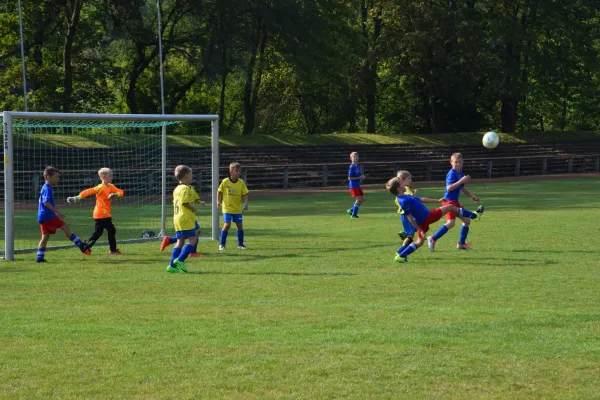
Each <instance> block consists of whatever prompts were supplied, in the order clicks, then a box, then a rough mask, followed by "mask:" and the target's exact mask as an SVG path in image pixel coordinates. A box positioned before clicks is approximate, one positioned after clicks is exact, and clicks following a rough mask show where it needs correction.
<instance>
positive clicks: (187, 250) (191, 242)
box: [177, 236, 198, 262]
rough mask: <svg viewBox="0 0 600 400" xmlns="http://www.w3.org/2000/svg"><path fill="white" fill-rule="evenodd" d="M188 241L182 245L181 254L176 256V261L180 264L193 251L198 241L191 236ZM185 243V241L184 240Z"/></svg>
mask: <svg viewBox="0 0 600 400" xmlns="http://www.w3.org/2000/svg"><path fill="white" fill-rule="evenodd" d="M187 239H188V244H184V245H183V247H182V249H181V253H179V256H177V260H178V261H180V262H184V261H185V260H186V259H187V258H188V256H189V255H190V254H191V253H192V252H193V251H194V248H195V247H196V244H197V243H198V239H197V238H196V237H195V236H193V237H190V238H187ZM184 242H185V240H184ZM178 244H179V243H178Z"/></svg>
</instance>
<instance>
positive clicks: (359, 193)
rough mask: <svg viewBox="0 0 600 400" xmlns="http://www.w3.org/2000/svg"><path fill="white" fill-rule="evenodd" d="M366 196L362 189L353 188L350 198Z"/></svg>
mask: <svg viewBox="0 0 600 400" xmlns="http://www.w3.org/2000/svg"><path fill="white" fill-rule="evenodd" d="M364 195H365V194H364V193H363V191H362V189H361V188H352V189H350V196H352V197H360V196H364Z"/></svg>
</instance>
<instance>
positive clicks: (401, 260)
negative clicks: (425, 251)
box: [394, 253, 408, 264]
mask: <svg viewBox="0 0 600 400" xmlns="http://www.w3.org/2000/svg"><path fill="white" fill-rule="evenodd" d="M394 261H396V262H397V263H400V264H406V263H407V262H408V258H406V257H402V256H400V254H398V253H396V257H394Z"/></svg>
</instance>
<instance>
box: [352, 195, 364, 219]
mask: <svg viewBox="0 0 600 400" xmlns="http://www.w3.org/2000/svg"><path fill="white" fill-rule="evenodd" d="M354 200H355V201H354V205H353V206H352V208H351V210H352V216H353V217H356V216H357V215H358V209H359V208H360V205H361V204H362V203H364V202H365V196H356V197H355V198H354Z"/></svg>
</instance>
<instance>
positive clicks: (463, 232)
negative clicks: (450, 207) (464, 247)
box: [458, 225, 469, 244]
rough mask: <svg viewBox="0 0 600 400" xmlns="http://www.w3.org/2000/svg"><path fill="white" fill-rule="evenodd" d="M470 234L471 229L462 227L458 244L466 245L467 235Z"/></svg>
mask: <svg viewBox="0 0 600 400" xmlns="http://www.w3.org/2000/svg"><path fill="white" fill-rule="evenodd" d="M468 234H469V227H468V226H464V225H463V226H461V227H460V236H459V238H458V243H459V244H465V242H466V241H467V235H468Z"/></svg>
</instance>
